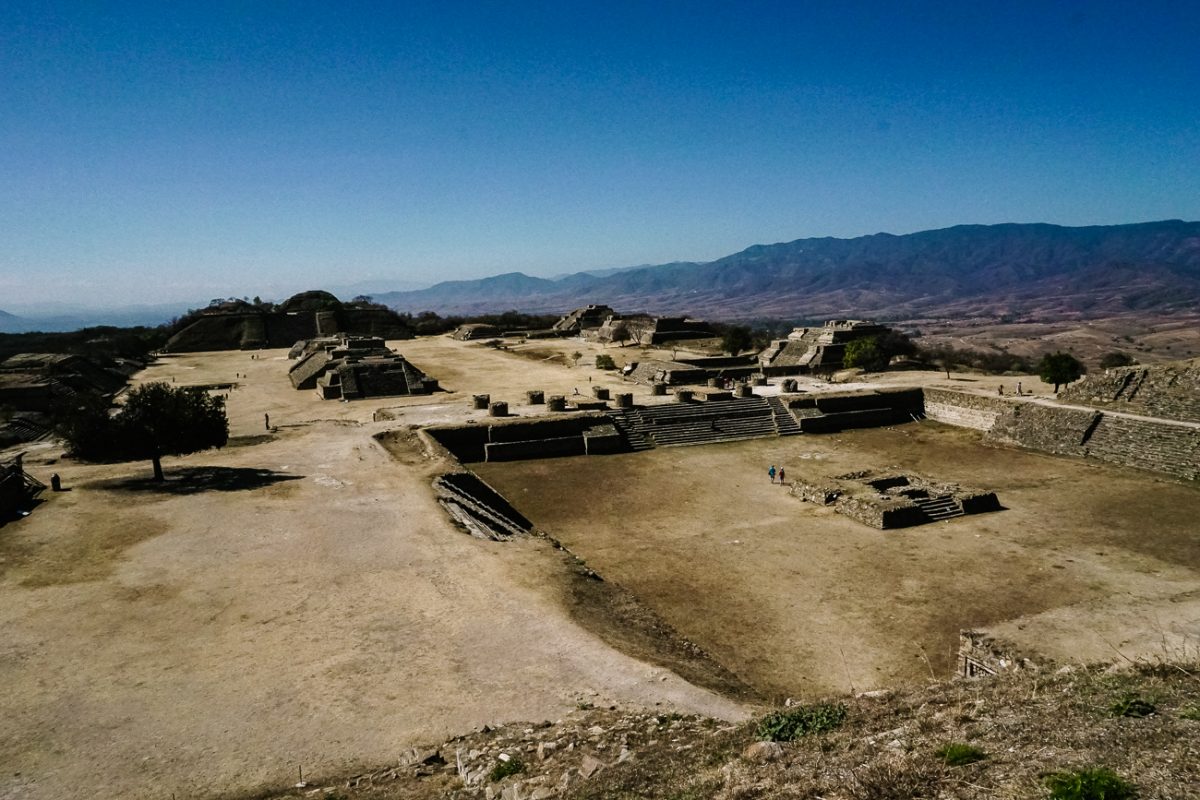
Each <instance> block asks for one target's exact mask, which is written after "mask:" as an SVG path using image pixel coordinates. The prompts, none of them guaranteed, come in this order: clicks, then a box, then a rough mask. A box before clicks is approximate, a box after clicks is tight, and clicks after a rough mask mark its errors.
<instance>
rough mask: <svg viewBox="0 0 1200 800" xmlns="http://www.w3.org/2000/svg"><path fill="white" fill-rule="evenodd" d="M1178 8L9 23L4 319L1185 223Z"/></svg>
mask: <svg viewBox="0 0 1200 800" xmlns="http://www.w3.org/2000/svg"><path fill="white" fill-rule="evenodd" d="M1197 39H1200V10H1198V9H1196V8H1193V7H1181V6H1179V5H1177V4H1171V3H1151V4H1146V5H1143V6H1139V8H1138V9H1136V11H1134V10H1131V9H1129V8H1128V7H1127V6H1125V5H1118V4H1115V3H1114V4H1103V3H1101V4H1093V5H1090V6H1088V7H1086V9H1085V10H1082V11H1081V10H1080V9H1079V8H1078V7H1077V6H1075V5H1073V4H1066V3H1015V4H1004V5H999V4H997V5H995V6H992V7H973V8H958V7H949V8H947V7H944V6H940V5H932V4H928V5H924V4H923V5H918V6H913V7H905V8H899V7H892V6H876V5H875V4H871V3H858V4H853V3H852V4H842V5H839V6H837V7H836V8H834V7H801V6H797V5H795V4H790V3H772V2H758V3H751V4H749V5H744V4H743V5H739V6H738V7H737V8H731V7H726V6H723V5H721V4H709V3H682V2H680V3H664V4H658V5H655V6H654V7H650V8H648V7H645V6H642V5H639V4H635V3H620V2H617V3H611V4H605V5H603V6H591V5H583V4H573V3H567V4H557V3H556V4H543V5H528V6H521V7H520V10H519V11H514V10H513V8H512V7H510V6H508V5H506V4H500V3H488V2H479V3H469V4H465V5H463V6H461V7H457V8H455V9H447V8H446V7H444V6H443V5H439V4H434V3H426V2H414V3H411V4H405V6H404V8H403V9H402V11H401V10H397V9H395V8H393V7H390V6H387V5H378V6H375V5H367V6H357V7H354V8H351V9H337V10H326V9H324V8H323V7H320V6H315V5H303V6H295V7H289V8H287V9H274V8H270V7H255V6H250V7H247V6H243V5H240V4H234V3H217V4H211V5H206V6H204V7H203V8H197V9H180V8H174V7H170V6H163V5H161V4H144V3H123V4H118V5H116V6H112V7H93V6H90V5H87V4H82V3H78V4H72V3H68V4H50V3H33V2H17V3H14V4H12V5H11V6H9V7H6V14H5V15H4V18H3V19H2V20H0V45H2V46H0V66H2V67H3V74H2V75H0V92H3V97H4V100H5V109H6V111H5V117H4V120H3V122H2V123H0V169H2V170H3V174H4V175H5V176H6V180H5V181H4V182H3V184H0V231H2V232H3V241H4V244H5V246H4V247H3V249H2V250H0V309H3V310H12V308H10V307H15V308H20V307H26V306H29V305H31V304H44V303H47V302H63V303H68V304H74V305H80V306H85V307H86V306H91V307H97V306H109V307H111V306H126V305H136V304H142V305H156V304H171V303H185V304H195V303H197V302H205V301H206V300H207V299H208V298H211V297H217V296H243V295H249V296H254V295H261V296H263V297H272V296H273V297H277V298H278V297H284V296H287V295H289V294H291V293H293V292H295V291H299V290H302V289H306V288H313V287H320V286H346V285H355V284H365V283H369V284H375V285H379V286H386V285H390V284H402V283H405V282H407V283H411V284H423V285H431V284H434V283H437V282H439V281H441V280H450V279H471V278H479V277H485V276H487V275H493V274H497V273H504V272H517V271H519V272H524V273H526V274H529V275H535V276H539V277H553V276H558V275H562V274H567V273H573V272H579V271H585V270H597V269H611V268H618V267H623V266H630V265H635V264H654V263H664V262H671V261H687V260H695V261H708V260H712V259H714V258H719V257H721V256H724V255H728V254H730V253H733V252H737V251H739V250H741V249H743V248H745V247H748V246H750V245H753V244H768V243H772V242H781V241H791V240H794V239H798V238H806V237H813V236H836V237H842V238H850V237H854V236H860V235H867V234H873V233H878V232H881V231H886V232H890V233H896V234H904V233H911V232H915V231H920V230H927V229H934V228H943V227H949V226H952V225H958V224H994V223H1003V222H1021V221H1027V222H1048V223H1054V224H1061V225H1071V226H1074V225H1102V224H1124V223H1133V222H1140V221H1150V220H1159V219H1170V218H1182V219H1200V191H1197V188H1198V187H1197V178H1196V176H1195V172H1194V170H1192V169H1191V168H1190V167H1191V165H1193V164H1196V163H1200V109H1198V108H1197V105H1196V103H1195V102H1194V101H1195V97H1194V87H1193V83H1194V81H1193V80H1192V79H1193V78H1194V76H1195V75H1196V74H1197V73H1198V72H1200V57H1198V56H1197V55H1196V51H1195V48H1194V42H1195V41H1196V40H1197Z"/></svg>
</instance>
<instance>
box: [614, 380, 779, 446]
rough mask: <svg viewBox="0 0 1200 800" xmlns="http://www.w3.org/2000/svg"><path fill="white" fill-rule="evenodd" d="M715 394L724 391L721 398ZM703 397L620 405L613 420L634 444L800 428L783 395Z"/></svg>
mask: <svg viewBox="0 0 1200 800" xmlns="http://www.w3.org/2000/svg"><path fill="white" fill-rule="evenodd" d="M716 395H724V396H725V397H724V398H723V399H716V397H715V396H716ZM700 397H702V398H703V399H702V400H701V402H695V403H693V402H681V403H672V404H668V405H656V406H646V407H643V408H627V409H616V410H614V411H613V412H612V413H611V416H612V420H613V424H615V425H616V427H617V429H618V430H619V431H620V432H621V434H622V435H623V436H624V437H625V439H626V441H627V442H628V443H629V446H630V449H632V450H645V449H648V448H650V447H655V446H658V447H670V446H679V445H695V444H713V443H716V442H732V441H739V440H742V439H760V438H764V437H774V436H790V435H793V434H797V433H800V428H799V426H797V425H796V421H795V419H793V417H792V415H791V414H790V413H789V412H788V409H787V407H786V406H785V405H784V404H783V402H781V401H780V399H779V398H778V397H772V398H763V397H748V398H733V397H730V396H729V393H728V392H711V393H710V392H703V393H701V395H700Z"/></svg>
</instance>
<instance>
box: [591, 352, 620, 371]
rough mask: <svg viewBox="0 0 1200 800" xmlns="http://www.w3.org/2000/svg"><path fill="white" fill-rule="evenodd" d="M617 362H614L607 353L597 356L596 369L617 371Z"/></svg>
mask: <svg viewBox="0 0 1200 800" xmlns="http://www.w3.org/2000/svg"><path fill="white" fill-rule="evenodd" d="M616 368H617V362H615V361H613V357H612V356H610V355H608V354H607V353H601V354H600V355H598V356H596V369H616Z"/></svg>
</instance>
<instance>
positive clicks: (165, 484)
mask: <svg viewBox="0 0 1200 800" xmlns="http://www.w3.org/2000/svg"><path fill="white" fill-rule="evenodd" d="M303 477H304V476H303V475H291V474H289V473H286V472H276V471H274V470H270V469H254V468H252V467H180V468H177V469H171V470H167V471H166V475H165V480H163V481H161V482H159V481H156V480H154V478H153V477H151V476H149V475H145V476H142V475H139V476H137V477H129V478H110V479H107V480H102V481H94V482H92V483H91V484H90V486H91V487H92V488H96V489H106V490H108V491H113V492H146V493H150V494H176V495H185V494H200V493H201V492H240V491H245V490H247V489H261V488H263V487H264V486H272V485H274V484H276V483H281V482H283V481H298V480H300V479H301V478H303Z"/></svg>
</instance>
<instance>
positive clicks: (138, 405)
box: [57, 383, 229, 481]
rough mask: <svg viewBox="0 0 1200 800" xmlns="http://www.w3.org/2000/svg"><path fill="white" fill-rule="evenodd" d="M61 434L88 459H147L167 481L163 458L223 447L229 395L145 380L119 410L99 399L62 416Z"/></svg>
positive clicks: (80, 454)
mask: <svg viewBox="0 0 1200 800" xmlns="http://www.w3.org/2000/svg"><path fill="white" fill-rule="evenodd" d="M57 428H58V433H59V435H60V436H62V437H63V438H64V439H65V440H66V441H67V443H68V444H69V445H70V447H71V450H72V452H74V453H75V455H77V456H79V457H80V458H84V459H87V460H90V461H134V460H139V459H149V460H150V461H151V462H152V463H153V465H154V480H156V481H161V480H163V471H162V457H163V456H181V455H186V454H188V453H195V452H198V451H200V450H207V449H209V448H212V447H223V446H224V445H225V442H226V441H228V439H229V421H228V419H227V418H226V416H225V400H224V398H221V397H214V396H212V395H210V394H208V393H207V392H206V391H204V390H202V389H196V388H189V387H180V388H174V387H172V386H171V385H170V384H167V383H146V384H143V385H141V386H137V387H135V388H133V389H130V390H129V393H128V394H127V395H126V399H125V404H124V405H123V406H121V408H120V409H119V410H118V411H117V412H116V413H115V414H111V415H110V414H109V411H108V408H107V407H106V406H104V405H103V404H101V403H99V402H92V403H87V404H85V405H82V406H79V407H77V408H75V409H72V410H71V411H70V412H68V413H66V414H63V415H61V416H60V421H59V424H58V426H57Z"/></svg>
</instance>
